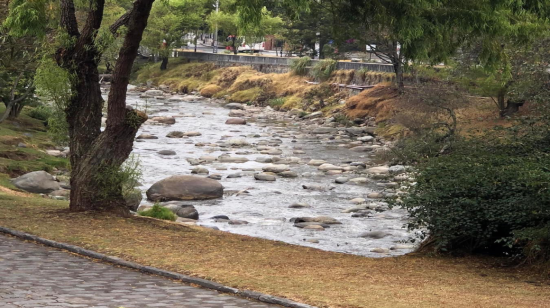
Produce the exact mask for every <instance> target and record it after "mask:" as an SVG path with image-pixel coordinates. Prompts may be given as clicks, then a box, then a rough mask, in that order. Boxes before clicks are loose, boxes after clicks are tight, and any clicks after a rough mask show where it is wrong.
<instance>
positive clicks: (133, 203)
mask: <svg viewBox="0 0 550 308" xmlns="http://www.w3.org/2000/svg"><path fill="white" fill-rule="evenodd" d="M141 200H143V195H142V194H141V190H139V189H133V190H131V191H129V192H126V193H124V201H126V206H127V207H128V209H129V210H130V211H134V212H136V211H137V209H138V208H139V204H140V203H141Z"/></svg>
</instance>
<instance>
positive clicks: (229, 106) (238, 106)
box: [224, 103, 244, 110]
mask: <svg viewBox="0 0 550 308" xmlns="http://www.w3.org/2000/svg"><path fill="white" fill-rule="evenodd" d="M224 107H225V108H227V109H241V110H243V109H244V106H243V105H242V104H239V103H229V104H226V105H225V106H224Z"/></svg>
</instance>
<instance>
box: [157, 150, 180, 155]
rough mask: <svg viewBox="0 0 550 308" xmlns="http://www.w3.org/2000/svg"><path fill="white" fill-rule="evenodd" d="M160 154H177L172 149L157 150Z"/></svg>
mask: <svg viewBox="0 0 550 308" xmlns="http://www.w3.org/2000/svg"><path fill="white" fill-rule="evenodd" d="M157 153H158V154H159V155H176V152H175V151H172V150H161V151H158V152H157Z"/></svg>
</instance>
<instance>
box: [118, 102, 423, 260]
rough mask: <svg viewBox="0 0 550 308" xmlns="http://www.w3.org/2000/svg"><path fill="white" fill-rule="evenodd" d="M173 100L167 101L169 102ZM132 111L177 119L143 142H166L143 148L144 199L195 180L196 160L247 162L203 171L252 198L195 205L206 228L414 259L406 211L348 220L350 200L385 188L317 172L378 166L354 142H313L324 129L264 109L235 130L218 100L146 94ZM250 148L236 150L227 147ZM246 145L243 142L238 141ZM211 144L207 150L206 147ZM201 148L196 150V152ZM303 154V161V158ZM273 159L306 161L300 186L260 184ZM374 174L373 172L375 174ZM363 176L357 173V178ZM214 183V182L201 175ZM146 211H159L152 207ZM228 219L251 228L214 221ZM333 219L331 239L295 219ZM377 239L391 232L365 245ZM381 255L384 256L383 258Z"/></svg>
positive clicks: (325, 138) (151, 128)
mask: <svg viewBox="0 0 550 308" xmlns="http://www.w3.org/2000/svg"><path fill="white" fill-rule="evenodd" d="M169 97H170V96H166V98H169ZM127 104H128V105H131V106H134V107H137V108H139V109H140V110H146V112H147V113H148V114H149V115H154V116H173V117H175V118H176V123H175V124H173V125H155V124H154V123H151V121H148V122H147V123H145V124H144V125H143V126H142V127H141V129H140V131H139V132H138V135H139V134H142V133H145V134H151V135H155V136H158V137H159V138H158V139H152V140H149V139H147V140H137V141H138V142H135V143H134V150H133V154H135V155H138V156H139V159H140V161H141V165H142V169H143V180H142V182H141V184H142V186H140V187H138V188H139V189H141V190H142V191H143V192H144V193H145V191H146V190H147V189H148V188H149V187H150V186H151V185H152V184H154V183H155V182H157V181H159V180H162V179H164V178H167V177H169V176H172V175H190V174H191V170H192V169H193V168H195V167H196V166H193V165H191V164H190V163H189V161H188V159H199V158H200V157H203V158H204V156H210V157H216V158H217V157H219V156H220V155H230V156H231V157H246V158H247V159H248V161H247V162H244V163H234V162H229V163H227V162H219V161H213V162H211V163H205V164H202V165H200V166H202V167H205V168H207V169H208V170H209V172H210V175H212V174H220V175H221V176H222V179H221V180H220V183H221V184H222V185H223V186H224V188H225V191H226V192H231V191H243V190H246V191H247V192H248V193H240V194H231V193H228V194H226V195H225V196H224V198H223V199H215V200H206V201H190V202H186V203H187V204H193V205H194V206H195V208H196V209H197V211H198V212H199V215H200V218H199V220H198V222H197V224H198V225H201V226H206V227H216V228H218V229H219V230H222V231H227V232H231V233H237V234H244V235H249V236H254V237H260V238H265V239H270V240H277V241H283V242H286V243H291V244H296V245H303V246H310V247H315V248H318V249H322V250H329V251H336V252H342V253H350V254H357V255H363V256H370V257H387V256H397V255H402V254H405V253H407V252H410V251H411V248H412V247H411V245H410V244H407V243H406V241H407V240H408V239H409V237H410V236H411V235H412V233H411V232H409V231H407V230H406V229H405V228H404V227H403V226H404V224H405V223H406V222H407V213H406V211H404V210H403V209H392V210H389V209H387V208H386V207H385V206H381V207H379V208H378V210H373V211H372V213H371V214H369V215H367V217H352V213H349V212H347V213H344V212H343V211H345V210H346V209H350V208H353V207H354V204H352V203H350V200H352V199H354V198H365V199H367V201H369V200H368V198H367V197H366V195H367V194H368V193H371V192H376V191H380V190H381V189H382V188H381V186H383V185H384V184H379V183H378V182H377V181H369V182H368V183H366V184H360V185H356V184H351V183H350V182H348V183H346V184H335V179H336V178H338V177H342V176H348V177H350V178H353V177H360V176H364V175H361V174H349V175H348V174H346V173H344V174H340V175H326V174H325V173H323V172H321V171H319V170H318V169H317V167H315V166H310V165H308V164H307V163H308V162H309V161H310V159H321V160H326V161H327V162H328V163H331V164H335V165H341V164H343V163H347V164H349V163H350V162H366V163H367V165H369V162H370V159H371V158H369V156H368V153H366V152H354V151H350V150H349V149H348V148H347V147H344V146H342V144H346V143H349V142H353V141H354V140H353V139H348V138H347V136H345V135H344V134H341V133H339V134H338V133H334V134H311V132H312V130H313V129H314V127H316V126H312V125H311V124H309V122H307V121H296V120H292V119H290V118H288V117H286V116H284V113H281V112H274V111H264V110H263V109H260V108H248V109H247V115H249V116H250V115H252V116H251V117H247V121H248V124H247V125H227V124H225V121H226V120H227V119H228V113H229V109H226V108H224V107H222V106H220V104H218V103H216V102H212V101H211V100H210V99H204V98H200V97H196V96H179V97H175V98H174V97H172V99H170V100H168V99H161V100H158V99H155V98H148V99H143V98H140V93H137V92H129V95H128V99H127ZM171 131H182V132H190V131H196V132H200V133H201V135H200V136H194V137H188V138H167V137H165V136H166V134H167V133H169V132H171ZM229 140H231V142H232V143H241V142H242V141H243V140H244V141H245V142H247V143H249V145H248V146H243V147H231V146H227V142H228V141H229ZM236 140H238V141H236ZM201 143H202V144H204V146H202V145H201ZM197 144H198V145H199V146H196V145H197ZM258 147H260V150H261V149H262V147H264V148H266V147H269V148H274V149H280V150H281V151H282V154H280V155H267V154H261V153H260V150H258ZM160 150H172V151H175V152H176V155H171V156H165V155H159V154H158V153H157V152H158V151H160ZM296 153H298V154H296ZM270 157H282V158H285V157H298V158H299V159H300V163H299V164H291V165H289V166H290V169H291V170H292V171H295V172H296V173H298V174H299V176H298V177H297V178H282V177H277V180H276V181H274V182H266V181H258V180H255V179H254V173H257V172H261V169H262V167H264V166H266V165H267V164H266V163H263V162H259V161H262V160H263V159H265V158H270ZM367 168H368V167H367ZM239 172H240V173H241V174H242V175H243V176H242V177H240V178H227V176H228V175H230V174H235V173H239ZM355 173H356V172H355ZM198 176H199V175H198ZM200 176H206V175H200ZM303 185H306V186H310V187H311V186H320V187H321V188H322V187H325V188H326V190H323V189H321V190H319V188H318V189H315V190H312V189H304V188H303ZM370 201H372V202H374V203H373V204H382V205H384V204H383V203H381V201H380V200H370ZM293 203H306V204H308V205H310V206H311V207H309V208H299V209H295V208H289V206H290V205H291V204H293ZM142 204H151V203H150V202H148V201H146V199H145V194H144V201H143V202H142ZM216 215H227V216H228V217H229V218H230V219H234V220H244V221H247V222H248V224H243V225H231V224H228V223H227V222H216V220H214V219H211V217H213V216H216ZM315 216H329V217H332V218H335V219H337V220H338V221H340V222H341V223H342V224H335V225H331V226H330V228H326V229H325V230H324V231H318V230H307V229H300V228H297V227H295V226H294V224H293V223H292V222H290V220H291V218H293V217H315ZM369 231H383V232H384V234H385V236H384V237H382V238H378V239H376V238H364V237H360V235H361V234H362V233H365V232H369ZM376 251H378V252H376Z"/></svg>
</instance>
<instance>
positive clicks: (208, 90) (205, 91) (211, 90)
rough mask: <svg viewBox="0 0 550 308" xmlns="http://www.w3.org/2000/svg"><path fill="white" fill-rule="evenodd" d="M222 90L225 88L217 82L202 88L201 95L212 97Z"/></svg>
mask: <svg viewBox="0 0 550 308" xmlns="http://www.w3.org/2000/svg"><path fill="white" fill-rule="evenodd" d="M221 90H223V89H222V87H220V86H218V85H215V84H210V85H207V86H205V87H204V88H202V89H201V95H202V96H204V97H212V96H214V95H215V94H216V93H218V92H220V91H221Z"/></svg>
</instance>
